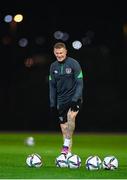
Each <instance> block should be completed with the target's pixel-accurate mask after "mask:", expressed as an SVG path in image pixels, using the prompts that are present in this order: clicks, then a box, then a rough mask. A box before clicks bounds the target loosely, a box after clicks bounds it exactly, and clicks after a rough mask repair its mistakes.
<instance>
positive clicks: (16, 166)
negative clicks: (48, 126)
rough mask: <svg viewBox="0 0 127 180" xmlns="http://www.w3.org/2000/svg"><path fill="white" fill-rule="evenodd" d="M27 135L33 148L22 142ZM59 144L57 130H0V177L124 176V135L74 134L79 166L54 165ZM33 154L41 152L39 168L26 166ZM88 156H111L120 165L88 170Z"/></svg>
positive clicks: (126, 167) (126, 164) (126, 138)
mask: <svg viewBox="0 0 127 180" xmlns="http://www.w3.org/2000/svg"><path fill="white" fill-rule="evenodd" d="M28 136H33V137H34V139H35V145H34V146H33V147H29V146H26V145H25V144H24V140H25V139H26V138H27V137H28ZM62 143H63V142H62V136H61V134H60V133H17V132H14V133H0V179H127V134H99V133H98V134H93V133H89V134H76V133H75V134H74V139H73V153H74V154H77V155H79V156H80V158H81V160H82V165H81V167H80V168H79V169H69V168H57V167H56V166H55V158H56V157H57V156H58V155H59V154H60V150H61V146H62ZM32 153H38V154H40V155H41V157H42V160H43V166H42V167H40V168H31V167H28V166H27V165H26V162H25V161H26V157H27V156H28V155H29V154H32ZM90 155H98V156H99V157H100V158H101V160H103V158H104V157H105V156H107V155H114V156H116V158H117V159H118V161H119V167H118V169H116V170H114V171H110V170H103V169H101V170H98V171H88V170H87V169H86V168H85V160H86V159H87V157H88V156H90Z"/></svg>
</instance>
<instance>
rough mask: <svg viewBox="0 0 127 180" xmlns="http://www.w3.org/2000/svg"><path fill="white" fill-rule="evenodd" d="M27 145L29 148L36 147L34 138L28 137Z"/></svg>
mask: <svg viewBox="0 0 127 180" xmlns="http://www.w3.org/2000/svg"><path fill="white" fill-rule="evenodd" d="M25 144H26V145H27V146H34V145H35V140H34V138H33V137H27V138H26V139H25Z"/></svg>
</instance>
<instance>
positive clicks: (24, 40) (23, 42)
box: [18, 38, 28, 47]
mask: <svg viewBox="0 0 127 180" xmlns="http://www.w3.org/2000/svg"><path fill="white" fill-rule="evenodd" d="M18 45H19V46H20V47H26V46H27V45H28V40H27V39H26V38H21V39H20V40H19V42H18Z"/></svg>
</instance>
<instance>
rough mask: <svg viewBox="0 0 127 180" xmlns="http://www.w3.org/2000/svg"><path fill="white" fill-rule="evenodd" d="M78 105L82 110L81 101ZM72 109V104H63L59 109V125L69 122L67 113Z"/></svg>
mask: <svg viewBox="0 0 127 180" xmlns="http://www.w3.org/2000/svg"><path fill="white" fill-rule="evenodd" d="M77 105H78V106H79V109H81V105H82V103H81V101H80V100H79V101H78V102H77ZM69 109H70V103H67V104H63V105H62V106H61V107H60V108H59V109H58V118H59V123H60V124H64V123H65V122H67V113H68V111H69Z"/></svg>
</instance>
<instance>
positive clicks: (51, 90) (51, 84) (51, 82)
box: [49, 65, 56, 108]
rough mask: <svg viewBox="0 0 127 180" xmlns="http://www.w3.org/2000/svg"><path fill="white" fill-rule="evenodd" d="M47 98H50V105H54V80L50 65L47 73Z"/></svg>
mask: <svg viewBox="0 0 127 180" xmlns="http://www.w3.org/2000/svg"><path fill="white" fill-rule="evenodd" d="M49 98H50V107H51V108H52V107H56V82H55V78H54V74H53V68H52V65H51V67H50V75H49Z"/></svg>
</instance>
